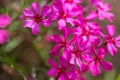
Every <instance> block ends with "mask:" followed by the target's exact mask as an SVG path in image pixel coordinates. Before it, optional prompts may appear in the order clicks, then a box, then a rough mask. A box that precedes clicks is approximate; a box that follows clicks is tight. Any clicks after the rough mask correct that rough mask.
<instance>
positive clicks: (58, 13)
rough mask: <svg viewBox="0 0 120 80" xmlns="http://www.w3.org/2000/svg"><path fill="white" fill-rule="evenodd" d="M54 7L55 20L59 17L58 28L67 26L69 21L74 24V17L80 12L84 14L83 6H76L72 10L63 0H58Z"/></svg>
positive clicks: (53, 16)
mask: <svg viewBox="0 0 120 80" xmlns="http://www.w3.org/2000/svg"><path fill="white" fill-rule="evenodd" d="M52 9H53V13H54V15H52V16H51V18H54V19H55V20H57V19H58V21H57V23H58V28H59V29H60V30H61V29H63V28H64V27H66V26H67V23H70V24H71V25H72V26H74V17H75V16H77V15H78V14H82V10H81V7H76V8H74V9H72V10H69V9H68V8H67V6H65V5H64V3H62V1H60V0H58V1H56V2H54V3H53V4H52Z"/></svg>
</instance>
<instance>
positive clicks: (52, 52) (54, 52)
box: [50, 44, 62, 56]
mask: <svg viewBox="0 0 120 80" xmlns="http://www.w3.org/2000/svg"><path fill="white" fill-rule="evenodd" d="M61 48H62V45H61V44H58V45H56V46H55V47H54V48H53V49H52V50H51V52H50V53H51V54H52V55H53V56H58V55H59V53H60V50H61Z"/></svg>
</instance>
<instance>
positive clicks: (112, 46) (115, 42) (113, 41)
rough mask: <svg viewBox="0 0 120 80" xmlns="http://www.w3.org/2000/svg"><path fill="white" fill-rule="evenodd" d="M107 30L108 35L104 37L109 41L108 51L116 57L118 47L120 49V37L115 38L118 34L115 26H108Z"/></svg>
mask: <svg viewBox="0 0 120 80" xmlns="http://www.w3.org/2000/svg"><path fill="white" fill-rule="evenodd" d="M106 30H107V33H108V35H104V37H105V39H106V40H107V42H106V43H107V49H108V51H109V52H110V54H111V55H115V54H116V53H117V51H118V50H117V48H116V47H120V35H119V36H117V37H114V35H115V32H116V28H115V26H114V25H107V27H106Z"/></svg>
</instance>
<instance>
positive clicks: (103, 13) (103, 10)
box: [97, 2, 114, 22]
mask: <svg viewBox="0 0 120 80" xmlns="http://www.w3.org/2000/svg"><path fill="white" fill-rule="evenodd" d="M97 9H98V16H99V19H100V20H104V19H105V18H107V19H108V20H109V21H110V22H112V21H113V19H114V14H113V13H111V12H108V11H109V10H111V5H110V4H109V3H106V4H103V3H102V2H98V4H97Z"/></svg>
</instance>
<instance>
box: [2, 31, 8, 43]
mask: <svg viewBox="0 0 120 80" xmlns="http://www.w3.org/2000/svg"><path fill="white" fill-rule="evenodd" d="M8 38H9V32H8V31H7V30H5V29H0V44H5V43H6V42H7V41H8Z"/></svg>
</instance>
